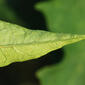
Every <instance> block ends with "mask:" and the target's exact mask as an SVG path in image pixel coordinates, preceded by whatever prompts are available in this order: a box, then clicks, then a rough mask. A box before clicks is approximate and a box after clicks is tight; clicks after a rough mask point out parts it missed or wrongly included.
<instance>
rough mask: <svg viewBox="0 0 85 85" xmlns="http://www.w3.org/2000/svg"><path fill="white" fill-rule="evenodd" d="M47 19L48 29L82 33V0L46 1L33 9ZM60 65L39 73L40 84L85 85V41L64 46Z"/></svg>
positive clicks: (84, 29)
mask: <svg viewBox="0 0 85 85" xmlns="http://www.w3.org/2000/svg"><path fill="white" fill-rule="evenodd" d="M36 8H37V10H40V11H41V12H42V13H43V14H44V15H45V18H46V21H47V25H48V28H49V30H51V31H54V32H64V33H78V34H85V1H84V0H49V1H47V2H41V3H39V4H37V6H36ZM64 49H65V58H64V60H63V62H62V63H61V64H59V65H54V66H51V67H47V68H45V69H42V70H40V71H39V72H38V77H39V78H40V80H41V83H42V85H85V66H84V65H85V42H80V43H76V44H73V45H69V46H66V47H64Z"/></svg>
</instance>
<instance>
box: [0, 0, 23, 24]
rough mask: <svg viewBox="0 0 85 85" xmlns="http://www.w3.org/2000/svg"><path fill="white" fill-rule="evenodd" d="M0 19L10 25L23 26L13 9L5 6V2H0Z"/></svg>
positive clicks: (4, 0) (0, 0) (5, 0)
mask: <svg viewBox="0 0 85 85" xmlns="http://www.w3.org/2000/svg"><path fill="white" fill-rule="evenodd" d="M0 19H1V20H5V21H8V22H12V23H17V24H24V23H23V21H22V20H21V19H20V18H19V17H18V16H17V14H16V13H15V12H14V11H13V9H12V8H11V7H10V6H9V5H8V4H7V0H0Z"/></svg>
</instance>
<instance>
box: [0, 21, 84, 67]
mask: <svg viewBox="0 0 85 85" xmlns="http://www.w3.org/2000/svg"><path fill="white" fill-rule="evenodd" d="M83 39H85V35H74V34H73V35H70V34H62V33H60V34H59V33H58V34H57V33H52V32H46V31H41V30H36V31H35V30H29V29H26V28H24V27H21V26H17V25H14V24H10V23H7V22H3V21H0V67H2V66H6V65H8V64H10V63H12V62H21V61H25V60H30V59H35V58H39V57H40V56H42V55H45V54H47V53H48V52H50V51H52V50H55V49H59V48H61V47H62V46H64V45H67V44H71V43H74V42H77V41H80V40H83Z"/></svg>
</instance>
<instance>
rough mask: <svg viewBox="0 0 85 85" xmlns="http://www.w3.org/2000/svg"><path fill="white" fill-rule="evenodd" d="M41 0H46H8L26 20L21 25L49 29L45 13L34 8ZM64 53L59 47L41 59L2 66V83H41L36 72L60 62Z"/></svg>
mask: <svg viewBox="0 0 85 85" xmlns="http://www.w3.org/2000/svg"><path fill="white" fill-rule="evenodd" d="M40 1H45V0H7V4H8V5H9V6H10V7H11V8H12V9H13V10H14V11H15V12H16V14H17V16H18V17H19V18H20V19H21V20H22V21H23V22H24V23H23V24H19V25H22V26H24V27H27V28H29V29H34V30H38V29H39V30H48V26H47V25H46V21H45V18H44V16H43V14H42V13H40V12H38V11H36V10H35V9H34V5H35V4H36V3H37V2H40ZM4 20H5V21H8V20H7V19H4ZM16 24H18V23H16ZM63 55H64V52H63V49H59V50H55V51H53V52H50V53H48V54H47V55H45V56H43V57H41V58H39V59H35V60H30V61H26V62H22V63H13V64H11V65H9V66H6V67H1V68H0V85H40V84H39V80H38V79H37V78H36V76H35V72H36V71H37V70H38V69H40V68H42V67H45V66H48V65H52V64H55V63H59V62H60V61H61V60H62V59H63Z"/></svg>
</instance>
